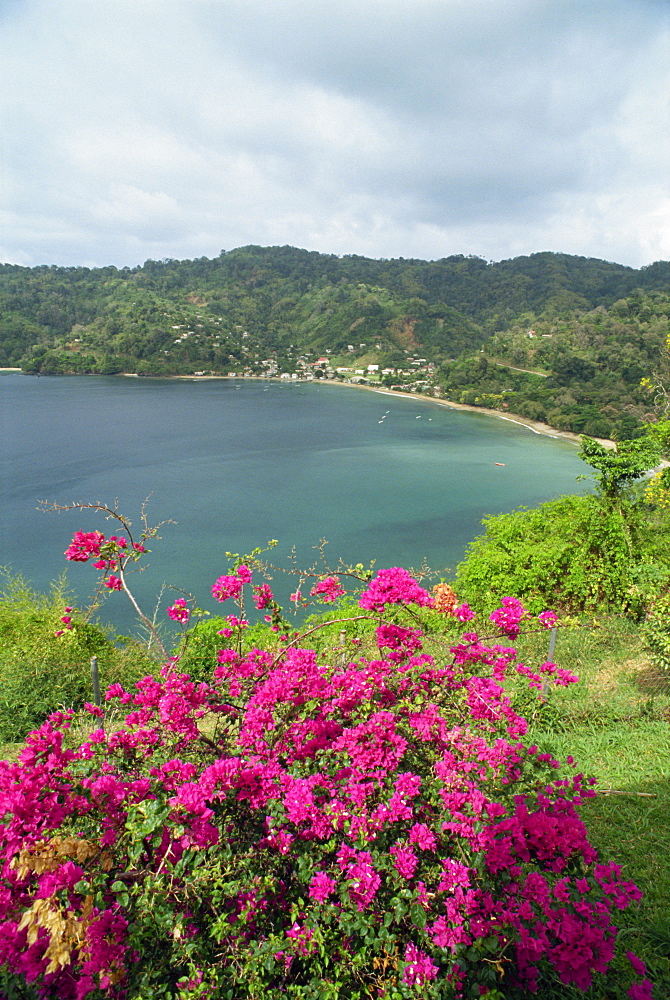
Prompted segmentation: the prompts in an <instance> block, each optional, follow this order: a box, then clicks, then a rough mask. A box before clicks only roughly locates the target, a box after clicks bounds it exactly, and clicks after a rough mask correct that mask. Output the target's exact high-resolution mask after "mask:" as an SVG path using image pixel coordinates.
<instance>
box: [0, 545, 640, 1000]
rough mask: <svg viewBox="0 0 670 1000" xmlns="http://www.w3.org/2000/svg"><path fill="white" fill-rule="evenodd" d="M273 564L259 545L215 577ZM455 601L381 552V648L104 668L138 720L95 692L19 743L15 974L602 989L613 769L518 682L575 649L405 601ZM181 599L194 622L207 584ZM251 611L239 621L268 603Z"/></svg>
mask: <svg viewBox="0 0 670 1000" xmlns="http://www.w3.org/2000/svg"><path fill="white" fill-rule="evenodd" d="M78 544H79V543H78ZM81 544H84V543H81ZM330 580H331V581H332V580H336V578H334V577H333V578H330ZM250 582H251V571H250V569H249V568H248V567H247V566H246V565H245V564H241V565H239V566H238V567H237V570H236V571H235V573H233V574H230V575H228V576H225V577H220V578H219V580H217V581H216V583H215V584H214V588H213V592H214V595H215V596H216V597H217V599H219V600H226V599H227V598H228V597H236V596H239V595H240V594H241V592H242V588H243V587H244V585H245V584H246V583H250ZM322 582H324V583H325V582H326V581H322ZM315 589H316V588H315ZM336 589H337V588H336V586H335V584H333V583H332V582H331V583H330V584H328V588H327V589H323V590H321V591H320V592H319V593H320V594H321V595H325V594H328V595H329V594H331V593H334V591H335V590H336ZM256 596H257V598H258V599H259V600H262V599H263V598H264V596H266V595H265V592H264V591H262V590H261V589H260V588H257V591H256ZM325 599H326V598H325V597H324V600H325ZM269 600H273V599H272V598H271V597H270V598H269ZM433 603H434V600H433V597H432V596H431V595H429V594H428V593H427V592H426V591H425V590H423V589H422V588H421V587H420V586H419V585H418V583H417V582H416V581H415V580H413V579H412V577H411V576H410V575H409V574H408V573H407V572H406V571H405V570H402V569H400V568H397V567H396V568H393V569H389V570H381V571H380V572H379V573H378V574H377V576H376V577H375V578H374V579H373V581H372V582H371V583H370V585H369V587H368V588H367V590H366V591H365V593H364V594H363V596H362V597H361V601H360V604H361V607H362V608H363V609H366V610H369V611H370V612H371V613H372V614H371V616H370V617H371V618H372V621H373V623H374V625H375V626H376V638H377V644H378V648H379V654H380V655H379V658H378V659H373V660H370V659H367V658H365V657H360V658H358V659H349V658H347V657H342V656H340V655H333V656H332V658H328V657H325V658H324V657H323V656H322V655H321V654H319V653H317V651H316V650H313V649H309V648H303V647H302V646H299V645H298V644H297V642H296V643H290V644H285V645H284V646H281V647H280V650H279V652H277V647H276V645H275V646H274V648H273V650H272V651H268V650H261V649H252V650H251V651H249V652H246V653H243V652H242V651H241V648H239V649H231V648H223V649H221V650H220V652H219V654H218V657H217V659H218V664H217V666H216V667H215V670H214V674H213V680H212V683H211V684H205V683H196V682H195V681H193V680H192V679H191V678H190V677H189V676H188V675H186V674H182V673H180V672H179V670H178V666H179V664H178V660H177V659H176V658H173V659H171V660H170V661H169V662H168V663H167V664H166V665H165V666H164V667H163V668H162V670H161V671H160V672H158V673H157V674H156V675H154V676H148V677H146V678H144V679H143V680H142V681H141V682H139V683H138V684H137V685H136V687H135V688H134V690H132V691H130V690H129V691H126V690H124V689H123V688H122V687H121V685H119V684H115V685H113V686H112V687H111V688H110V689H109V690H108V691H107V694H106V699H107V702H108V703H112V704H114V703H115V704H116V705H117V706H118V709H117V710H118V711H120V712H122V713H123V712H125V713H126V714H125V718H124V721H123V722H122V723H117V724H115V725H114V726H113V727H111V728H104V727H103V725H101V715H102V713H101V711H100V710H99V709H97V708H96V707H95V706H90V707H89V709H90V712H91V716H92V719H91V731H90V733H89V734H88V736H87V737H86V738H85V739H84V741H83V742H81V743H79V744H77V741H76V739H74V737H73V734H72V732H70V730H71V727H72V723H73V718H72V713H56V714H55V715H53V716H51V718H50V719H49V720H48V721H47V722H46V723H45V724H44V725H43V726H42V727H41V728H40V729H39V730H36V731H35V732H33V733H31V734H30V736H29V737H28V739H27V740H26V744H25V747H24V748H23V750H22V752H21V757H20V760H19V762H17V763H10V762H0V817H2V819H1V820H0V859H1V860H2V863H3V879H4V882H3V887H2V891H1V892H0V928H2V934H1V935H0V942H1V943H0V966H1V967H2V968H3V970H4V972H3V975H5V976H6V977H8V981H10V980H11V982H10V988H12V989H13V984H17V983H18V984H24V983H28V984H30V989H31V991H32V993H34V995H35V996H36V997H38V998H39V1000H48V998H50V997H54V996H58V997H59V998H62V1000H87V998H90V1000H94V998H97V997H100V996H106V997H108V998H110V1000H111V998H114V1000H116V998H118V1000H122V998H124V997H129V996H152V995H157V994H158V993H159V992H161V991H163V992H164V985H165V983H166V982H170V983H177V984H178V985H177V987H175V992H174V993H172V994H170V995H172V996H179V997H180V998H184V1000H186V998H188V997H193V998H195V997H196V996H200V997H203V996H235V997H236V998H240V1000H243V998H247V1000H251V998H252V997H258V996H262V995H264V994H267V995H268V996H279V995H286V996H296V997H297V996H307V995H309V996H315V995H318V993H319V991H320V990H321V989H322V988H323V987H325V986H327V988H328V990H329V992H328V993H327V994H325V993H324V995H329V996H332V997H335V996H345V995H352V994H354V993H358V994H359V995H363V993H365V995H370V996H373V995H393V994H394V993H397V994H398V995H401V994H402V996H404V997H412V996H414V997H417V998H418V997H421V998H426V1000H432V998H437V997H438V996H439V997H446V996H450V997H461V996H476V995H486V994H487V993H489V992H492V991H495V990H498V991H499V993H500V992H504V993H505V995H515V994H516V993H517V992H518V991H521V990H525V989H530V990H534V989H536V987H537V985H538V982H539V975H540V973H542V974H543V975H549V974H552V975H553V976H554V978H555V979H557V980H558V981H560V982H562V983H564V984H566V985H570V986H576V987H577V988H580V989H586V988H587V987H588V986H589V984H590V982H591V980H592V977H593V975H594V974H595V973H598V972H605V971H606V969H607V966H608V963H609V962H610V960H611V958H612V955H613V950H614V942H615V937H616V928H615V926H614V923H613V920H612V913H613V911H614V910H616V909H618V908H623V907H626V906H628V905H630V904H631V903H633V902H635V900H636V899H637V898H639V892H638V890H637V889H636V887H635V886H634V885H633V884H632V883H630V882H627V881H625V880H624V879H623V878H622V876H621V872H620V870H619V869H618V868H617V867H616V866H614V865H609V864H604V863H602V862H601V861H600V859H599V857H598V854H597V852H596V851H595V849H594V848H593V847H592V845H591V844H590V843H589V840H588V836H587V833H586V829H585V827H584V825H583V823H582V821H581V820H580V817H579V812H578V807H579V805H580V803H581V802H582V801H583V800H584V799H586V798H588V797H590V796H592V795H593V794H594V792H593V790H592V788H591V782H590V781H587V780H585V779H584V777H583V776H582V775H581V774H578V773H573V772H572V771H569V772H568V776H564V774H563V772H561V770H560V765H559V762H558V761H556V760H555V759H554V758H553V757H552V756H551V755H550V754H547V753H541V752H539V750H538V748H537V747H535V746H526V745H525V744H524V743H523V742H521V737H522V736H523V733H524V731H525V720H523V719H522V718H521V717H520V716H519V715H517V714H516V713H515V712H514V711H513V709H512V707H511V705H510V702H509V699H508V697H507V695H506V691H505V681H506V679H507V678H508V676H510V675H512V674H515V675H517V676H520V677H522V678H525V679H526V680H527V681H530V683H531V684H532V683H533V682H534V681H535V679H536V678H537V679H540V680H541V681H542V682H545V681H550V680H553V681H554V682H555V683H563V682H569V681H571V680H573V678H570V677H569V676H568V675H566V674H565V673H564V672H561V671H559V670H558V668H557V667H556V665H555V664H553V663H546V664H543V665H542V667H541V668H540V671H539V673H538V674H537V675H536V674H535V672H533V671H529V670H528V669H527V668H526V667H525V666H524V665H523V664H522V663H520V662H519V660H518V657H517V654H516V651H515V650H514V649H512V648H509V647H504V646H498V645H487V644H486V643H485V642H484V641H483V640H481V639H480V638H479V636H478V635H477V634H476V633H473V632H471V633H467V634H466V635H465V636H463V638H462V641H461V642H459V643H457V644H455V645H454V646H453V647H452V650H451V656H450V657H449V658H448V659H447V660H445V661H442V660H440V661H438V660H436V659H434V658H433V657H432V656H431V655H429V654H428V653H427V652H425V650H424V649H423V646H422V640H423V635H422V632H421V630H420V629H418V628H414V627H412V628H407V627H403V626H401V625H398V624H397V616H398V614H399V612H400V611H401V610H402V608H403V606H404V605H412V606H413V608H412V612H413V613H415V612H416V606H417V605H418V606H419V607H431V606H433ZM387 608H389V610H390V611H392V613H393V615H394V617H395V618H396V621H388V620H383V617H382V616H383V614H384V611H385V610H386V609H387ZM170 611H172V612H173V613H174V620H185V619H183V618H181V617H180V616H182V615H184V614H186V613H187V612H188V608H187V606H186V601H185V600H183V599H179V600H178V601H175V603H174V604H173V606H172V608H171V609H170ZM168 613H169V612H168ZM170 617H173V615H171V616H170ZM524 617H526V612H525V609H523V607H522V606H521V605H520V604H519V602H515V601H514V600H513V599H507V600H506V601H503V604H502V607H501V608H500V609H499V610H498V612H494V615H493V616H492V620H493V621H494V622H496V624H498V625H499V626H500V627H501V628H502V629H503V630H504V631H505V632H506V633H507V634H510V633H512V632H514V630H515V629H517V631H518V625H519V622H520V621H521V620H522V619H523V618H524ZM380 618H381V619H382V620H380ZM228 624H229V625H230V626H231V627H230V629H226V630H223V635H224V637H226V638H227V637H228V634H227V633H228V632H233V631H239V630H241V629H242V628H243V627H244V626H245V624H246V622H245V621H244V619H240V618H236V617H235V616H229V618H228ZM78 726H79V727H80V722H78ZM478 956H479V957H478ZM481 956H484V958H481ZM631 962H632V965H633V968H634V971H635V972H637V973H638V974H641V975H644V974H645V973H646V970H644V968H643V966H642V963H640V962H639V960H638V959H636V958H635V956H632V958H631ZM636 963H638V964H637V965H636ZM335 979H336V983H337V985H336V984H335ZM646 983H648V980H646V979H644V980H643V982H642V983H641V984H636V985H634V986H632V987H631V991H630V996H631V998H632V1000H641V998H643V997H644V998H646V1000H648V997H649V992H648V989H647V986H646ZM331 986H332V989H331ZM382 990H383V993H382V992H380V991H382ZM645 990H646V991H647V992H645ZM16 992H17V993H18V992H21V990H20V989H19V990H17V991H16ZM31 995H32V994H31ZM166 995H167V994H166Z"/></svg>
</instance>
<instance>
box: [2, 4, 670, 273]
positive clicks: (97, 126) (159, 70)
mask: <svg viewBox="0 0 670 1000" xmlns="http://www.w3.org/2000/svg"><path fill="white" fill-rule="evenodd" d="M0 18H3V21H2V29H3V30H2V32H1V33H0V65H1V66H2V70H0V113H1V115H2V125H1V126H0V128H1V132H0V135H1V137H2V145H1V146H0V166H1V168H2V175H3V184H2V188H3V192H4V193H3V200H4V206H3V207H4V211H3V218H4V222H3V230H2V242H3V244H4V251H3V254H4V257H5V259H11V260H20V261H22V262H26V263H41V262H48V263H51V262H57V263H64V264H70V263H77V262H79V261H84V260H85V261H86V262H88V263H91V262H94V263H98V264H104V263H109V262H113V263H116V264H120V265H122V264H131V265H132V264H135V263H138V262H141V261H142V260H144V259H145V258H146V257H163V256H169V257H184V256H201V255H202V254H209V255H211V254H216V253H218V251H219V249H220V248H221V247H226V248H228V249H230V248H231V247H233V246H236V245H241V244H244V243H260V244H266V243H280V244H283V243H293V244H295V245H298V246H305V247H308V248H310V249H318V250H322V251H324V252H336V253H348V252H353V253H365V254H369V255H371V256H384V257H389V256H399V255H402V256H406V257H409V256H417V257H435V256H443V255H446V254H449V253H459V252H462V253H480V254H482V255H483V256H485V257H487V258H489V259H497V258H498V257H508V256H512V255H513V254H515V253H528V252H533V251H534V250H541V249H556V250H566V251H568V252H571V253H581V254H584V255H588V256H602V257H608V258H609V259H617V260H620V261H621V262H623V263H628V264H636V265H639V264H643V263H648V262H649V261H650V260H651V259H655V258H658V257H661V256H663V257H668V256H670V235H669V230H668V228H667V226H666V225H665V215H664V212H666V211H667V208H666V209H664V207H663V206H664V204H667V202H664V199H665V198H666V196H667V191H666V190H665V189H664V183H665V178H666V175H667V172H668V168H669V167H670V156H669V154H668V141H667V134H668V131H667V124H668V120H667V109H664V108H663V106H662V95H664V94H668V93H669V92H670V87H669V86H668V84H670V69H669V66H668V60H667V55H668V34H667V32H668V22H669V16H668V6H667V5H666V4H665V3H663V2H660V0H611V2H608V3H607V4H604V3H601V4H591V5H588V4H587V5H585V4H583V2H581V0H579V2H578V0H562V3H561V4H556V3H553V2H545V0H480V2H478V3H476V4H473V3H471V2H468V3H466V2H465V0H403V2H400V0H331V2H330V3H328V4H315V3H314V2H313V0H231V2H226V3H225V4H222V3H220V2H218V0H133V2H130V0H125V2H119V0H115V2H112V0H97V2H96V3H95V4H91V3H89V2H88V0H59V3H58V4H53V3H52V2H50V0H25V2H23V3H22V4H17V5H14V6H11V5H10V6H9V7H8V8H6V9H5V10H4V13H3V14H0ZM650 254H651V256H650Z"/></svg>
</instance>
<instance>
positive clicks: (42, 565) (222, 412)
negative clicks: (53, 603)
mask: <svg viewBox="0 0 670 1000" xmlns="http://www.w3.org/2000/svg"><path fill="white" fill-rule="evenodd" d="M0 420H1V427H0V473H1V476H2V479H1V483H0V502H1V510H2V514H1V523H2V535H1V552H0V562H1V563H2V564H4V565H6V566H10V567H11V568H12V570H14V571H15V572H18V573H21V574H22V575H23V576H25V577H26V578H27V579H28V580H29V581H30V582H31V583H32V584H33V585H34V586H35V587H36V588H37V589H43V588H45V587H46V586H47V585H48V583H49V581H50V580H52V579H53V578H55V577H56V576H58V575H59V574H60V573H61V572H62V571H63V570H65V569H67V578H68V582H69V585H70V586H71V588H72V590H73V592H74V593H75V595H76V599H77V600H78V601H79V602H84V601H85V599H86V597H87V596H89V595H90V593H91V592H92V585H93V582H94V577H95V573H94V571H93V569H92V567H90V566H88V565H81V564H66V562H65V560H64V559H63V551H64V549H65V548H66V546H67V545H68V543H69V541H70V539H71V537H72V534H73V532H74V531H75V530H77V529H79V528H81V529H84V530H92V529H93V528H98V529H100V530H102V531H106V532H108V533H113V532H112V531H111V529H110V528H109V527H108V526H107V525H106V524H105V522H104V521H103V520H102V519H101V518H100V517H96V516H94V515H92V514H90V513H88V512H86V513H77V512H68V513H43V512H41V511H39V510H37V505H38V501H39V500H49V501H53V502H56V503H59V504H68V503H73V502H81V503H86V502H93V501H101V502H103V503H106V504H109V505H111V504H113V503H114V501H115V500H118V504H119V509H120V510H122V511H123V512H124V513H126V514H127V516H129V517H130V518H131V520H133V522H134V524H135V526H138V525H139V523H140V518H139V510H140V507H141V505H142V503H143V501H144V500H146V498H147V497H150V500H149V502H148V506H147V511H148V517H149V521H150V522H151V523H157V522H159V521H163V520H166V519H173V520H174V522H175V523H173V524H166V525H165V526H164V527H163V529H162V530H161V536H162V540H161V541H160V542H155V543H153V544H152V553H151V555H150V556H149V557H148V558H147V563H148V564H149V567H150V568H149V569H148V571H147V572H146V573H144V574H140V575H139V576H137V577H136V585H137V591H138V593H139V595H140V597H141V599H142V601H144V602H145V604H146V605H149V606H151V605H154V604H155V602H156V599H157V595H158V594H159V592H160V589H161V586H162V585H163V584H166V585H168V586H170V585H176V586H178V587H181V588H183V589H186V590H188V591H191V592H193V593H195V594H196V595H197V596H198V599H199V601H200V603H201V606H204V607H208V608H210V610H214V609H215V608H217V607H218V606H217V605H216V604H215V602H213V601H212V599H211V597H209V596H208V595H209V593H210V587H211V584H212V582H213V581H214V580H215V579H216V577H218V576H220V575H221V574H222V573H225V572H227V568H228V565H227V560H226V558H225V552H226V551H232V552H240V553H244V552H248V551H250V550H251V549H252V548H253V547H255V546H257V545H263V544H264V543H265V542H266V541H267V540H268V539H270V538H277V539H279V542H280V545H279V546H278V547H277V549H275V552H274V556H273V560H274V561H275V562H276V563H277V564H279V565H280V566H284V567H286V568H288V567H289V566H290V562H289V558H288V556H289V554H290V551H291V548H292V547H295V550H296V558H297V562H298V564H299V565H302V566H306V565H308V564H309V563H311V562H312V560H313V559H314V558H315V557H316V556H317V551H316V548H315V547H318V545H319V543H320V540H321V539H326V540H327V542H328V544H327V547H326V553H327V556H328V559H329V562H330V563H331V564H332V566H335V565H336V563H337V560H338V559H340V558H341V559H343V560H344V561H345V562H347V563H357V562H363V563H368V562H369V561H370V560H372V559H375V560H376V564H377V566H378V567H381V566H392V565H405V566H414V567H416V566H418V565H419V564H420V563H421V561H422V560H423V559H426V560H427V562H428V563H429V564H430V566H431V567H433V568H434V569H435V570H437V571H439V572H440V573H441V574H443V575H445V576H448V575H449V574H450V572H452V571H453V570H454V569H455V567H456V565H457V563H458V562H459V561H460V560H461V559H462V557H463V554H464V551H465V547H466V545H467V543H468V542H469V541H470V540H471V539H472V538H473V537H474V535H476V534H477V533H478V532H479V531H480V530H481V528H480V521H481V519H482V517H484V516H485V515H487V514H497V513H500V512H503V511H509V510H512V509H514V508H515V507H518V506H520V505H526V506H532V505H534V504H537V503H540V502H541V501H544V500H547V499H550V498H552V497H555V496H558V495H560V494H562V493H574V492H577V491H578V490H579V489H581V488H582V487H581V485H580V484H578V483H577V482H576V477H577V476H578V475H580V474H582V473H584V472H586V471H588V470H587V468H586V467H585V466H584V465H583V463H582V462H581V461H580V460H579V459H578V458H577V449H576V448H575V447H574V445H572V444H570V443H568V442H564V441H559V440H555V439H552V438H548V437H542V436H540V435H537V434H534V433H533V432H531V431H529V430H528V429H526V428H523V427H521V426H519V425H517V424H514V423H511V422H508V421H503V420H500V419H497V418H495V417H488V416H485V415H483V414H477V413H470V412H467V413H466V412H461V411H455V410H452V409H449V408H447V407H444V406H440V405H439V404H437V403H432V402H430V401H422V400H418V399H414V398H411V397H402V398H400V397H393V396H388V395H383V394H381V393H375V392H370V391H365V390H356V389H353V388H350V387H346V386H340V385H332V384H314V383H284V382H278V381H255V380H254V381H242V380H240V381H233V380H216V381H204V380H193V381H190V380H169V379H165V380H162V379H136V378H120V377H72V378H68V377H42V378H34V377H30V376H23V375H19V374H6V375H4V376H3V377H2V378H0ZM496 463H502V464H500V465H498V464H496ZM293 586H294V581H292V580H290V579H289V578H287V579H285V580H282V581H281V582H278V587H277V589H278V590H279V591H280V593H282V594H284V595H285V594H286V593H288V591H289V589H293ZM123 601H124V598H123V597H122V595H119V594H114V595H111V596H110V598H109V600H108V601H107V604H106V606H105V609H104V611H103V612H102V613H101V617H102V618H103V620H107V621H110V622H113V623H114V624H115V625H116V626H117V627H118V628H120V629H126V630H127V629H129V628H130V626H131V623H132V616H131V615H130V613H129V612H128V611H127V610H126V608H125V605H124V604H123Z"/></svg>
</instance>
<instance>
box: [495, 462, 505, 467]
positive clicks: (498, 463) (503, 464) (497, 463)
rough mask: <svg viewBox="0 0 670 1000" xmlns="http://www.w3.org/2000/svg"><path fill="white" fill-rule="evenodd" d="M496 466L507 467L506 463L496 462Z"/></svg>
mask: <svg viewBox="0 0 670 1000" xmlns="http://www.w3.org/2000/svg"><path fill="white" fill-rule="evenodd" d="M495 464H496V465H501V466H502V467H503V468H504V467H505V463H504V462H496V463H495Z"/></svg>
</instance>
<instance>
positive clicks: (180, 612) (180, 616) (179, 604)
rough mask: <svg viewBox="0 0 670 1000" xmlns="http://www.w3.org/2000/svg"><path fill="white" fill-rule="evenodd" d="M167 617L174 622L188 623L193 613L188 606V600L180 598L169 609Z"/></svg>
mask: <svg viewBox="0 0 670 1000" xmlns="http://www.w3.org/2000/svg"><path fill="white" fill-rule="evenodd" d="M167 615H168V618H171V619H172V621H173V622H187V621H188V620H189V618H190V617H191V612H190V611H189V608H188V606H187V604H186V598H185V597H178V598H177V600H176V601H175V602H174V604H173V605H172V606H171V607H169V608H168V609H167Z"/></svg>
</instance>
